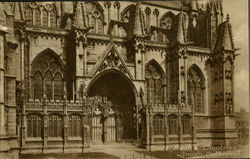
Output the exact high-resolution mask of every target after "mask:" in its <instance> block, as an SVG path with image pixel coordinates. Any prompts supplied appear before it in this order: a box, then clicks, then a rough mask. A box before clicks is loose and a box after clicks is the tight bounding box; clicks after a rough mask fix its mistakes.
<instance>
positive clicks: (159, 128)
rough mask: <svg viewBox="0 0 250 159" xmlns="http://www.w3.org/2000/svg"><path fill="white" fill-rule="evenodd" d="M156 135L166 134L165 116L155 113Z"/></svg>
mask: <svg viewBox="0 0 250 159" xmlns="http://www.w3.org/2000/svg"><path fill="white" fill-rule="evenodd" d="M153 126H154V135H164V134H165V133H164V132H165V131H164V117H163V116H162V115H155V116H154V117H153Z"/></svg>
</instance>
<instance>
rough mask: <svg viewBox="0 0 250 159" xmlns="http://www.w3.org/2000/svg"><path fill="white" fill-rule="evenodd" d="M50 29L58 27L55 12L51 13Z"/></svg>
mask: <svg viewBox="0 0 250 159" xmlns="http://www.w3.org/2000/svg"><path fill="white" fill-rule="evenodd" d="M50 27H51V28H55V27H56V14H55V11H51V12H50Z"/></svg>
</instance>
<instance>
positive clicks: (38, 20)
mask: <svg viewBox="0 0 250 159" xmlns="http://www.w3.org/2000/svg"><path fill="white" fill-rule="evenodd" d="M35 25H36V26H41V12H40V10H39V9H35Z"/></svg>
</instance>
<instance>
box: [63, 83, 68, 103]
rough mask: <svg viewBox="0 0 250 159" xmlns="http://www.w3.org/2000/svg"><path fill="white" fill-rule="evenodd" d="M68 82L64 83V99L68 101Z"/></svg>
mask: <svg viewBox="0 0 250 159" xmlns="http://www.w3.org/2000/svg"><path fill="white" fill-rule="evenodd" d="M66 86H67V85H66V81H64V82H63V99H64V100H67V98H68V93H67V87H66Z"/></svg>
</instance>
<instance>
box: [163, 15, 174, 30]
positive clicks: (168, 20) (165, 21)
mask: <svg viewBox="0 0 250 159" xmlns="http://www.w3.org/2000/svg"><path fill="white" fill-rule="evenodd" d="M171 25H172V19H171V17H169V16H167V17H165V18H163V19H162V21H161V27H162V28H163V29H168V30H170V29H171Z"/></svg>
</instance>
